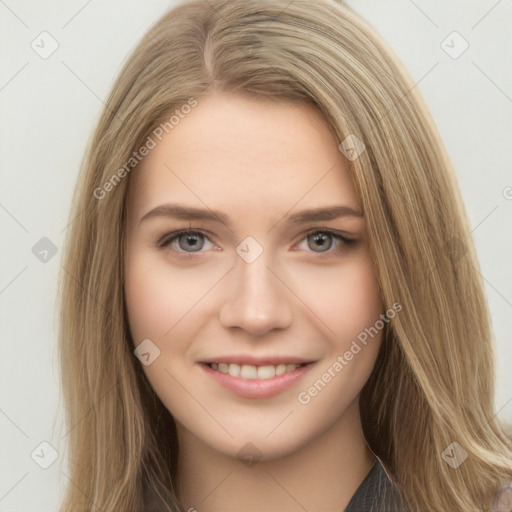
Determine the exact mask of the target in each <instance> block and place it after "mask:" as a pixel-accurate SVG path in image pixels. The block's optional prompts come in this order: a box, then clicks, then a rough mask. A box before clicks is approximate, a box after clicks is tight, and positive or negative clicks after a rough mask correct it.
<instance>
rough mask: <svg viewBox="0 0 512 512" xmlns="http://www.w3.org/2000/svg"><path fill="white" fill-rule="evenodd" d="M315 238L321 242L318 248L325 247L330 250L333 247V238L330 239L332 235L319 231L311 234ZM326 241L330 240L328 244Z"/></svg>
mask: <svg viewBox="0 0 512 512" xmlns="http://www.w3.org/2000/svg"><path fill="white" fill-rule="evenodd" d="M310 236H311V237H312V238H313V240H314V241H315V243H318V242H319V245H317V248H318V247H319V248H324V249H325V250H328V249H330V247H331V244H332V240H331V239H330V235H327V234H326V233H317V234H313V235H310ZM326 241H327V242H328V243H327V244H326ZM319 252H323V251H319Z"/></svg>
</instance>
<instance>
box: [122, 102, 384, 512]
mask: <svg viewBox="0 0 512 512" xmlns="http://www.w3.org/2000/svg"><path fill="white" fill-rule="evenodd" d="M338 144H339V141H337V140H336V139H335V137H334V136H333V134H332V133H331V131H330V130H329V128H328V126H327V125H326V123H325V121H324V120H323V119H322V117H321V116H320V114H319V113H318V112H317V111H316V110H315V109H314V108H313V107H311V106H310V105H308V104H305V103H296V104H293V103H288V102H270V101H268V100H261V99H256V98H254V97H248V96H233V95H220V94H218V93H216V94H215V96H205V97H202V98H200V99H199V100H198V105H197V106H196V107H195V108H194V109H193V110H192V112H191V113H189V114H187V116H186V117H185V118H184V119H182V120H181V121H180V123H179V125H177V126H175V128H174V129H173V130H172V131H171V132H170V133H169V134H168V135H166V136H165V138H164V139H163V140H162V141H161V142H159V143H158V145H157V146H156V147H155V148H154V149H153V150H152V151H151V152H150V153H149V155H148V156H146V157H145V158H144V160H143V162H142V166H141V167H139V168H138V169H137V170H136V171H134V172H133V174H132V175H131V176H130V180H131V181H130V188H129V194H128V198H127V212H128V213H127V224H126V234H127V238H126V248H125V249H126V250H125V296H126V304H127V310H128V316H129V324H130V330H131V334H132V338H133V342H134V345H135V346H137V345H139V343H141V342H142V340H144V339H150V340H151V341H152V343H153V344H154V346H156V347H158V349H159V350H160V355H159V356H158V357H157V358H156V359H155V360H154V362H152V363H151V364H150V365H149V366H143V368H144V371H145V373H146V375H147V377H148V379H149V381H150V382H151V385H152V386H153V388H154V389H155V391H156V393H157V394H158V396H159V398H160V399H161V401H162V403H163V404H164V405H165V407H166V408H167V409H168V410H169V411H170V412H171V414H172V415H173V417H174V419H175V421H176V425H177V432H178V440H179V444H180V456H179V463H178V485H177V493H178V497H179V498H180V499H181V500H182V502H183V504H184V505H185V506H186V507H187V508H188V507H194V508H195V509H197V510H198V511H199V512H213V511H221V510H222V511H223V512H229V511H240V510H244V511H254V512H256V511H258V512H262V511H264V510H269V511H270V510H271V511H275V510H279V511H283V512H285V511H299V510H300V511H303V510H304V509H306V510H309V511H320V510H322V511H337V512H339V511H340V510H343V508H344V507H345V506H346V505H347V504H348V502H349V500H350V498H351V497H352V496H353V494H354V492H355V491H356V489H357V488H358V487H359V485H360V484H361V482H362V481H363V479H364V478H365V476H366V475H367V474H368V472H369V470H370V469H371V466H372V464H373V462H374V460H375V458H374V456H373V454H372V453H371V451H370V450H369V449H368V447H367V445H366V443H365V439H364V437H363V433H362V429H361V422H360V415H359V394H360V391H361V389H362V387H363V386H364V384H365V383H366V381H367V379H368V377H369V375H370V373H371V370H372V368H373V366H374V364H375V360H376V358H377V354H378V349H379V346H380V343H381V333H380V332H379V334H378V335H377V336H375V337H373V338H370V341H369V342H368V344H367V345H366V346H364V348H363V349H362V350H361V351H360V352H359V353H358V354H357V355H355V356H354V357H353V359H352V360H350V361H348V362H347V364H346V365H345V366H344V367H343V370H342V371H339V372H337V373H336V372H335V377H333V378H332V379H331V381H330V382H329V383H328V384H327V385H326V386H325V387H324V388H323V389H322V390H321V392H319V393H318V394H317V395H316V396H314V397H312V398H311V400H310V402H309V403H308V404H302V403H300V402H299V401H298V398H297V397H298V394H299V393H300V392H303V391H305V390H307V389H308V388H309V387H310V386H312V385H313V383H314V382H315V381H317V380H318V379H320V378H321V377H322V374H323V373H324V372H325V371H326V370H327V369H328V368H329V367H332V365H333V363H334V362H335V361H336V359H337V357H338V356H340V355H343V354H344V353H345V352H346V351H347V350H348V349H349V347H350V345H351V343H352V341H353V340H355V339H356V337H357V335H358V334H359V333H360V332H361V331H363V330H364V329H365V328H367V327H369V326H373V325H374V324H375V322H376V321H377V320H378V318H379V316H380V315H381V314H382V313H383V311H384V310H383V306H382V303H381V299H380V289H379V285H378V282H377V279H376V275H375V273H374V267H373V263H372V260H371V257H370V253H369V247H368V242H367V229H366V223H365V220H364V217H357V216H342V217H339V218H336V219H333V220H327V221H309V222H306V223H304V224H300V225H295V224H289V223H288V222H287V216H289V215H293V214H294V213H297V212H298V211H302V210H304V209H309V208H317V207H325V206H332V205H344V206H348V207H350V208H352V209H355V210H361V203H360V201H359V198H358V196H357V194H356V192H355V189H354V186H353V184H352V182H351V179H350V175H349V166H348V161H347V160H346V158H345V156H344V155H343V154H342V153H341V152H340V151H339V150H338ZM178 202H179V203H180V204H185V205H188V206H193V207H198V208H203V209H206V210H208V208H210V209H212V210H220V211H221V212H223V213H224V214H226V215H227V216H229V218H230V220H231V223H232V225H231V227H230V228H228V227H227V226H226V225H225V224H223V223H220V222H214V221H210V220H195V219H189V220H184V219H175V218H172V217H168V216H153V217H150V218H146V219H145V220H143V221H142V222H140V220H141V218H142V217H143V216H144V215H145V214H146V213H147V212H149V211H151V210H152V209H154V208H155V207H157V206H159V205H162V204H165V203H178ZM205 205H206V206H205ZM187 229H196V230H202V231H204V232H205V234H206V237H205V238H201V236H200V235H199V240H196V245H195V246H194V245H193V244H190V243H187V242H188V240H189V239H187V237H186V236H184V237H182V238H181V243H182V245H181V246H180V240H179V239H175V240H174V241H173V242H172V243H171V245H169V246H167V247H164V248H160V247H158V246H157V245H156V242H157V241H158V240H159V239H161V238H162V237H163V236H164V235H166V234H168V233H172V232H174V231H178V230H187ZM322 229H323V230H325V229H330V230H336V231H338V232H339V233H340V234H342V235H343V236H345V237H347V238H351V239H355V240H357V242H356V244H355V245H352V246H349V245H345V244H344V243H343V241H340V240H338V239H337V238H335V237H330V236H329V235H327V240H326V241H324V244H323V245H322V241H320V242H315V239H314V238H312V237H309V239H308V236H307V235H308V234H310V233H313V234H314V233H315V232H317V231H321V230H322ZM248 236H251V237H253V238H254V239H255V240H256V241H257V243H258V244H259V245H260V246H261V248H262V249H263V252H262V253H261V255H260V256H259V257H258V258H257V259H255V260H254V261H253V262H251V263H248V262H247V261H246V260H244V259H243V258H242V257H240V256H239V255H238V254H237V252H236V248H237V246H238V245H239V244H240V243H241V242H242V241H243V240H244V239H245V238H246V237H248ZM193 247H200V251H198V252H197V251H196V252H194V249H193ZM180 255H181V256H180ZM240 353H243V354H253V355H256V356H267V355H288V356H296V357H301V358H304V359H306V360H308V361H315V363H314V365H313V366H312V367H311V368H310V371H309V372H308V374H307V375H306V376H305V377H304V378H303V379H301V380H300V381H299V382H296V383H294V385H293V386H292V387H291V388H288V389H286V390H285V391H283V392H282V393H281V394H279V395H277V396H274V397H272V398H267V399H254V398H243V397H240V396H238V395H236V394H235V393H233V392H232V391H230V390H228V389H225V388H223V387H221V386H220V385H219V384H218V383H217V382H216V381H215V380H213V379H212V378H211V377H210V376H209V375H207V373H206V372H205V371H204V370H203V368H202V367H201V366H200V365H199V364H198V361H204V360H208V359H209V358H213V357H216V356H218V355H226V354H240ZM247 443H252V445H254V447H256V448H255V449H256V450H257V451H256V453H257V455H255V457H254V463H247V462H246V461H245V462H244V461H242V460H240V458H239V456H240V455H239V452H240V450H246V451H247V450H248V448H247ZM244 447H245V448H244Z"/></svg>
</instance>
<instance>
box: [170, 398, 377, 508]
mask: <svg viewBox="0 0 512 512" xmlns="http://www.w3.org/2000/svg"><path fill="white" fill-rule="evenodd" d="M177 432H178V439H179V443H180V449H179V453H180V455H179V460H178V473H177V489H178V491H177V492H178V498H179V499H180V501H181V503H182V504H183V505H184V506H185V508H186V510H189V509H192V510H194V509H196V510H198V511H200V512H220V511H222V512H239V511H240V510H244V511H247V512H262V511H268V510H279V511H282V512H299V511H301V512H303V511H304V510H322V511H325V512H328V511H329V512H330V511H332V512H340V511H341V510H344V508H345V507H346V506H347V505H348V503H349V501H350V499H351V497H352V496H353V495H354V493H355V491H356V490H357V488H358V487H359V485H360V484H361V483H362V481H363V480H364V478H365V477H366V475H367V474H368V472H369V471H370V469H371V467H372V465H373V463H374V461H375V457H374V456H373V454H372V453H371V451H370V450H369V448H368V446H367V444H366V441H365V439H364V436H363V432H362V428H361V422H360V415H359V401H358V400H355V401H354V402H353V403H352V404H351V405H350V406H349V407H348V408H347V409H346V410H345V412H344V414H343V416H342V417H340V418H339V419H338V420H337V421H336V422H335V423H334V424H333V425H332V426H331V427H330V428H329V429H328V430H327V431H325V432H323V433H322V434H321V435H319V436H318V437H316V438H315V439H313V440H312V441H311V442H309V443H308V444H307V445H304V446H302V447H300V448H299V449H297V450H296V451H295V452H293V453H291V454H289V455H287V456H285V457H281V458H279V459H273V460H261V461H258V462H256V463H254V464H252V465H249V464H246V463H244V462H242V461H240V460H239V459H236V458H233V457H230V456H228V455H225V454H223V453H220V452H218V451H216V450H214V449H213V448H212V447H211V446H209V445H207V444H205V443H204V442H202V441H201V440H200V439H198V438H197V437H195V436H194V435H193V434H192V433H190V431H188V430H186V429H185V428H184V427H183V426H182V425H181V424H179V423H177Z"/></svg>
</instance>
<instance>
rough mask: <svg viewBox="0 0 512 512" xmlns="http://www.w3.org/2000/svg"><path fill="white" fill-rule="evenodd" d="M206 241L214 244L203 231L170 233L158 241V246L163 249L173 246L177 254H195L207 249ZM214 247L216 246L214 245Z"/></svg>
mask: <svg viewBox="0 0 512 512" xmlns="http://www.w3.org/2000/svg"><path fill="white" fill-rule="evenodd" d="M205 241H208V242H210V244H211V243H212V242H211V241H210V240H209V238H208V237H207V236H206V235H205V234H204V233H202V232H201V231H191V230H189V231H178V232H175V233H169V234H167V235H165V236H164V237H163V238H161V239H160V240H158V242H157V245H158V247H161V248H165V247H167V246H171V247H172V249H174V250H175V251H176V252H185V253H194V252H201V249H203V248H204V247H205ZM212 247H215V245H214V244H212ZM212 247H210V248H212ZM207 248H208V247H207Z"/></svg>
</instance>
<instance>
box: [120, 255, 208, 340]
mask: <svg viewBox="0 0 512 512" xmlns="http://www.w3.org/2000/svg"><path fill="white" fill-rule="evenodd" d="M204 287H205V281H204V279H200V276H197V274H194V273H193V272H183V271H180V270H177V269H173V268H172V267H171V266H170V265H167V264H166V263H165V259H164V258H162V257H155V256H154V255H153V254H151V253H148V252H144V251H137V250H136V249H134V250H133V251H132V253H131V254H130V257H127V258H126V265H125V298H126V307H127V310H128V318H129V323H130V329H131V332H132V336H133V338H134V342H135V344H137V343H138V342H140V340H142V339H144V338H150V339H152V338H154V339H155V340H164V339H165V338H166V337H168V336H171V335H172V333H171V331H173V330H175V326H177V325H178V324H179V323H180V322H181V321H182V319H184V318H185V319H186V315H187V312H189V311H190V310H191V308H192V307H194V304H195V303H197V301H198V299H199V298H200V297H201V296H202V295H204Z"/></svg>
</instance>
